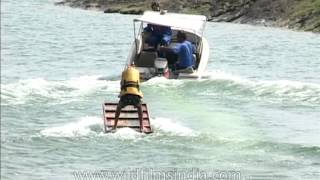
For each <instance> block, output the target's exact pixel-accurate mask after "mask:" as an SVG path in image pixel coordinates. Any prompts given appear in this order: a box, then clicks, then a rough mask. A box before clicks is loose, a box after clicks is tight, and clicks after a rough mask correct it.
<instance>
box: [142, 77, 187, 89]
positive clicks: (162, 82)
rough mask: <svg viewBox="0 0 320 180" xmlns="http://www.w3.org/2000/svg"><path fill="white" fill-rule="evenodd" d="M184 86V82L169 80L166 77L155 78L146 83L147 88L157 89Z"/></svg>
mask: <svg viewBox="0 0 320 180" xmlns="http://www.w3.org/2000/svg"><path fill="white" fill-rule="evenodd" d="M182 84H183V80H178V79H167V78H165V77H154V78H151V79H149V80H148V81H146V82H144V83H143V85H145V86H153V87H154V86H156V87H162V88H165V87H171V86H180V85H182Z"/></svg>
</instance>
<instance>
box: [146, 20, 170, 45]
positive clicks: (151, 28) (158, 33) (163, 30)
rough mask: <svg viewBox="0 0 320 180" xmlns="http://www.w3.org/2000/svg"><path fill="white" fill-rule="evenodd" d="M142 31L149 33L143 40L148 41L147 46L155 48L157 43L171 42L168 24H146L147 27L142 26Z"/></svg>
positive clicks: (167, 43) (165, 43)
mask: <svg viewBox="0 0 320 180" xmlns="http://www.w3.org/2000/svg"><path fill="white" fill-rule="evenodd" d="M144 32H148V33H150V34H151V35H150V37H149V38H148V39H146V41H145V42H146V43H148V45H149V46H153V47H154V49H157V46H158V45H159V44H160V45H169V44H170V42H171V35H172V31H171V28H170V27H168V26H160V25H155V24H148V25H147V27H145V28H144Z"/></svg>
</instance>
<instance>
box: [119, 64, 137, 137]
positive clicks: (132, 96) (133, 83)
mask: <svg viewBox="0 0 320 180" xmlns="http://www.w3.org/2000/svg"><path fill="white" fill-rule="evenodd" d="M120 85H121V92H120V95H119V97H120V100H119V103H118V106H117V110H116V114H115V122H114V126H113V130H116V129H117V124H118V120H119V116H120V112H121V109H122V108H124V107H126V106H127V105H133V106H134V107H136V108H137V109H138V115H139V121H140V131H141V132H142V131H143V124H142V120H143V119H142V118H143V114H142V113H143V112H142V105H141V103H142V102H141V99H142V98H143V94H142V92H141V90H140V75H139V71H138V70H137V69H136V68H135V67H134V64H132V65H129V66H128V68H127V69H125V70H124V71H123V72H122V77H121V82H120Z"/></svg>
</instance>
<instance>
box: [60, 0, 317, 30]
mask: <svg viewBox="0 0 320 180" xmlns="http://www.w3.org/2000/svg"><path fill="white" fill-rule="evenodd" d="M153 2H156V1H154V0H63V1H62V2H58V3H56V4H58V5H68V6H71V7H78V8H84V9H98V10H102V11H104V12H105V13H122V14H142V13H143V12H144V11H145V10H151V4H152V3H153ZM158 2H160V3H159V5H160V8H161V9H166V10H168V11H169V12H180V13H190V14H202V15H206V16H207V17H208V19H209V20H210V21H216V22H236V23H250V24H262V25H265V26H280V27H288V28H291V29H295V30H304V31H313V32H320V0H275V1H270V0H237V1H235V0H179V1H178V0H159V1H158Z"/></svg>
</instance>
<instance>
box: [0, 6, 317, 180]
mask: <svg viewBox="0 0 320 180" xmlns="http://www.w3.org/2000/svg"><path fill="white" fill-rule="evenodd" d="M134 17H136V16H131V15H120V14H103V13H101V12H96V11H85V10H80V9H73V8H69V7H63V6H55V5H54V4H53V1H48V0H28V1H18V0H4V1H1V179H14V180H17V179H81V178H83V177H84V176H83V175H92V174H93V173H94V172H98V173H101V172H102V173H108V172H113V171H115V172H116V170H117V171H118V172H126V173H127V172H128V171H129V170H130V171H131V170H137V171H139V172H143V171H144V172H146V171H148V173H149V174H148V173H146V174H148V176H146V177H147V178H144V180H146V179H152V178H153V179H157V178H158V179H161V178H162V179H170V178H169V176H168V177H167V178H165V177H164V176H160V175H159V174H158V175H155V174H154V173H152V170H154V171H159V172H160V171H161V172H165V173H168V172H170V171H174V174H175V176H174V177H175V179H178V177H177V176H176V175H177V174H183V173H185V174H186V173H187V172H188V173H190V172H195V173H194V174H199V172H201V173H212V174H211V175H214V177H217V176H216V175H219V174H220V175H221V173H222V175H223V177H227V176H228V173H230V172H239V173H240V175H241V179H290V180H291V179H320V133H319V132H320V35H319V34H313V33H305V32H293V31H290V30H286V29H279V28H265V27H255V26H249V25H238V24H227V23H208V24H207V27H206V32H205V37H206V38H207V39H208V41H209V44H210V60H209V63H208V66H207V74H209V76H210V78H208V79H202V80H166V79H162V78H154V79H151V80H149V81H147V82H144V83H143V84H142V87H141V88H142V91H143V93H144V96H145V97H144V101H145V102H146V103H148V105H149V108H150V114H151V117H152V119H151V123H152V125H153V128H154V133H153V134H151V135H141V134H139V133H136V132H134V131H132V130H130V129H120V130H119V131H118V132H117V133H114V134H104V133H103V128H102V108H101V104H102V103H103V102H104V101H117V100H118V99H117V95H118V92H119V88H120V87H119V82H120V81H119V79H120V73H121V71H122V69H123V67H124V65H125V62H126V58H127V54H128V51H129V49H130V45H131V43H132V39H133V26H132V20H133V18H134ZM79 173H80V175H81V176H79ZM86 173H87V174H86ZM223 173H224V174H223ZM150 174H151V175H150ZM167 175H168V174H167ZM87 177H88V176H87ZM139 177H140V179H141V176H139ZM188 177H189V179H195V177H196V175H190V176H188ZM220 177H221V176H220ZM96 178H97V177H96ZM98 178H99V177H98ZM122 179H137V178H133V177H129V176H124V177H122ZM171 179H173V178H171ZM180 179H187V178H186V176H182V177H180ZM207 179H209V178H207ZM211 179H213V178H211ZM216 179H217V178H216ZM220 179H221V178H220Z"/></svg>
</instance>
